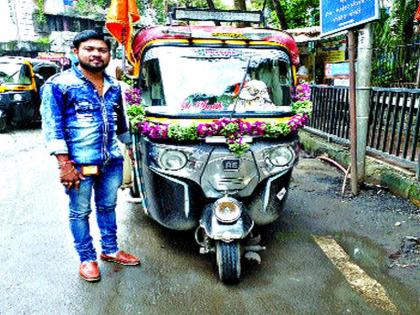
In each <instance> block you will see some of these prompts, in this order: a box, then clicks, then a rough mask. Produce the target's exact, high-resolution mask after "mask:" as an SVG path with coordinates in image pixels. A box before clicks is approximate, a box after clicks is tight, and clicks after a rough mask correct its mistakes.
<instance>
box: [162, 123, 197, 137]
mask: <svg viewBox="0 0 420 315" xmlns="http://www.w3.org/2000/svg"><path fill="white" fill-rule="evenodd" d="M168 138H170V139H175V140H177V141H192V140H197V139H198V135H197V126H196V125H195V124H192V125H190V126H186V127H182V126H180V125H179V124H173V125H170V126H169V128H168Z"/></svg>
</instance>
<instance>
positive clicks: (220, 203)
mask: <svg viewBox="0 0 420 315" xmlns="http://www.w3.org/2000/svg"><path fill="white" fill-rule="evenodd" d="M213 212H214V215H215V216H216V219H217V220H218V221H220V222H223V223H232V222H235V221H236V220H238V219H239V217H240V216H241V212H242V211H241V206H240V204H239V203H238V201H236V200H235V199H233V198H230V197H224V198H220V199H219V200H217V201H216V202H215V204H214V208H213Z"/></svg>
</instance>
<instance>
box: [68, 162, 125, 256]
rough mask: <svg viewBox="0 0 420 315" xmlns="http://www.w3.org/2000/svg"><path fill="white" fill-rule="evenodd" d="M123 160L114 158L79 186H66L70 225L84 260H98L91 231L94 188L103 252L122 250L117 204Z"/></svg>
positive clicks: (77, 248)
mask: <svg viewBox="0 0 420 315" xmlns="http://www.w3.org/2000/svg"><path fill="white" fill-rule="evenodd" d="M122 165H123V161H122V160H111V161H110V162H108V163H107V164H106V165H104V166H102V167H100V173H99V175H95V176H85V179H84V180H81V181H80V188H79V189H78V190H76V189H74V188H72V189H70V190H68V189H66V193H67V195H68V196H69V199H70V202H69V208H70V211H69V218H70V229H71V232H72V234H73V238H74V246H75V248H76V251H77V253H78V254H79V257H80V261H81V262H83V261H89V260H96V251H95V248H94V247H93V244H92V236H91V235H90V231H89V215H90V213H91V212H92V210H91V207H90V204H91V197H92V191H95V194H94V196H95V206H96V218H97V223H98V226H99V230H100V232H101V247H102V252H103V253H105V254H110V253H114V252H116V251H118V245H117V222H116V216H115V207H116V205H117V193H118V188H119V187H120V186H121V184H122V170H123V166H122Z"/></svg>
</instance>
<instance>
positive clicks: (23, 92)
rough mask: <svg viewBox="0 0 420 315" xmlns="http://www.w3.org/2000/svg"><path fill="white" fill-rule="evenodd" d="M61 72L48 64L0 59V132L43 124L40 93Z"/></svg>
mask: <svg viewBox="0 0 420 315" xmlns="http://www.w3.org/2000/svg"><path fill="white" fill-rule="evenodd" d="M59 71H60V68H59V67H58V66H57V65H56V64H54V63H52V62H48V61H45V60H37V59H29V58H22V57H0V132H2V131H4V130H5V129H6V128H7V127H8V126H13V127H23V126H26V125H28V124H29V123H31V122H34V121H37V120H40V115H39V106H40V96H39V89H40V87H41V85H42V84H43V83H44V82H45V80H46V79H48V78H49V77H50V76H51V75H53V74H55V73H57V72H59Z"/></svg>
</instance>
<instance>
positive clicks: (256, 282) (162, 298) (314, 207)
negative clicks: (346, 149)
mask: <svg viewBox="0 0 420 315" xmlns="http://www.w3.org/2000/svg"><path fill="white" fill-rule="evenodd" d="M57 174H58V173H57V169H56V165H55V161H54V159H53V158H52V157H49V156H48V154H47V152H46V150H45V148H44V146H43V142H42V138H41V133H40V130H39V129H32V130H19V131H13V132H9V133H6V134H0V175H1V177H0V178H1V180H0V209H1V210H0V255H1V257H2V264H1V277H0V292H1V294H0V314H241V315H245V314H397V313H400V314H420V267H419V265H418V263H419V261H420V257H419V256H420V254H419V253H418V252H417V253H416V252H415V251H416V250H419V248H418V247H415V246H414V243H413V242H412V241H410V239H406V238H405V237H406V236H414V237H419V236H420V229H419V223H420V212H419V209H417V208H416V207H415V206H414V205H412V204H410V203H408V202H406V201H404V200H401V199H399V198H396V197H393V196H392V195H390V194H388V193H387V192H385V191H382V190H380V189H376V188H371V189H368V190H364V191H363V192H362V193H361V195H360V196H358V197H357V198H351V197H349V196H347V195H346V196H344V197H342V196H341V194H340V191H341V182H342V179H341V177H342V174H340V173H339V171H337V170H336V169H335V168H334V167H332V166H330V165H327V164H323V163H322V162H320V161H318V160H315V159H310V158H302V159H301V162H300V164H299V167H298V168H297V169H296V170H295V172H294V176H293V182H292V185H291V186H292V187H291V188H292V190H291V193H290V195H289V199H288V201H287V205H286V210H285V213H284V216H283V217H282V218H281V220H279V221H278V222H276V224H273V225H270V226H268V227H265V228H264V229H263V233H262V237H263V242H264V245H266V246H267V250H266V251H265V252H264V253H263V254H262V258H263V261H262V264H261V265H260V266H251V265H247V266H246V269H245V272H244V277H243V280H242V282H241V283H239V284H238V285H230V286H226V285H223V284H222V283H221V282H219V281H218V279H217V277H216V273H215V270H214V268H213V265H212V259H210V258H209V257H207V256H200V255H199V254H198V248H197V246H196V245H195V242H194V241H193V236H192V233H179V232H170V231H167V230H164V229H163V228H161V227H159V226H158V225H157V224H155V223H154V222H152V221H151V220H150V219H149V218H148V217H146V216H145V215H144V214H143V213H142V210H141V208H140V207H139V206H138V205H136V204H131V203H128V202H127V200H126V194H125V192H124V191H121V194H120V201H119V205H118V209H117V211H118V221H119V242H120V245H121V247H122V248H124V249H127V250H130V251H132V252H134V253H136V254H138V255H139V256H140V257H141V258H142V262H143V264H142V266H141V267H120V266H118V265H113V264H109V263H105V262H100V267H101V270H102V275H103V277H102V280H101V281H100V282H99V283H95V284H90V283H86V282H85V281H83V280H81V279H80V278H79V276H78V273H77V267H78V258H77V256H76V254H75V251H74V250H73V247H72V240H71V236H70V232H69V229H68V222H67V209H66V196H65V195H64V192H63V190H62V187H61V186H60V185H59V183H58V180H57ZM92 219H93V220H92V230H93V234H94V237H95V244H96V245H97V248H99V243H98V230H97V227H96V223H95V221H94V218H92ZM397 222H399V224H398V223H397ZM396 223H397V224H396ZM399 250H400V251H399ZM390 254H393V255H391V258H392V259H390V258H389V255H390Z"/></svg>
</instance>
